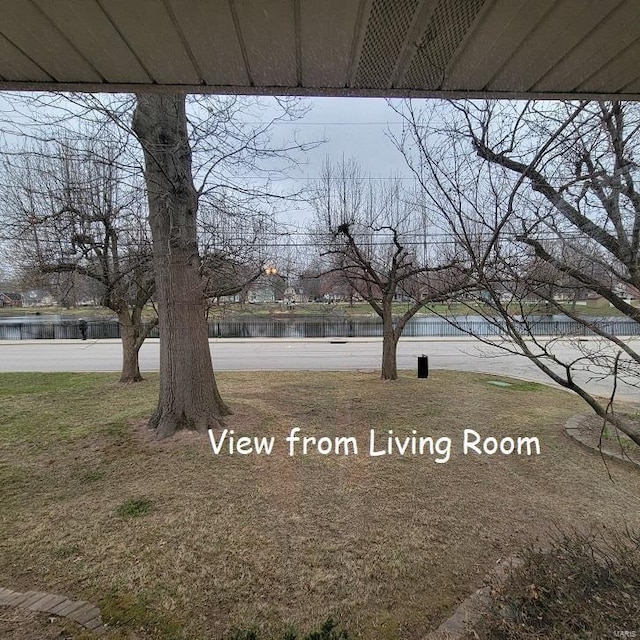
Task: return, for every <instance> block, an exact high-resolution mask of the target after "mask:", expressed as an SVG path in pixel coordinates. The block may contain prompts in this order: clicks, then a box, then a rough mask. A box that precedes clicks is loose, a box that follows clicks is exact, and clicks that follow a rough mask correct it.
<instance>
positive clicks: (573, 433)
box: [564, 414, 640, 467]
mask: <svg viewBox="0 0 640 640" xmlns="http://www.w3.org/2000/svg"><path fill="white" fill-rule="evenodd" d="M589 417H591V416H589V415H585V414H576V415H573V416H571V417H570V418H569V419H568V420H567V422H566V423H565V425H564V432H565V433H566V434H567V435H568V436H569V437H570V438H571V439H572V440H573V441H574V442H576V443H578V444H579V445H580V446H581V447H582V448H583V449H586V450H587V451H589V452H590V453H595V454H596V455H598V456H605V457H607V458H610V459H611V460H621V461H622V462H628V463H629V464H632V465H635V466H636V467H640V462H636V461H635V460H631V459H630V458H627V457H625V456H623V455H622V454H621V453H618V452H616V451H611V450H609V449H604V448H602V449H598V448H597V447H594V446H593V445H591V444H589V443H588V442H587V440H586V438H584V436H583V435H582V434H581V432H580V426H581V425H582V422H583V421H584V420H586V419H587V418H589Z"/></svg>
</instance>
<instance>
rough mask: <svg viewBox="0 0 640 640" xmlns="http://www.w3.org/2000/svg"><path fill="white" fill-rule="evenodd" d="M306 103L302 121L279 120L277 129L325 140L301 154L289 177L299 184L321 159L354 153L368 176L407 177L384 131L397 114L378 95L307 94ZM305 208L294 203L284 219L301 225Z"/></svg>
mask: <svg viewBox="0 0 640 640" xmlns="http://www.w3.org/2000/svg"><path fill="white" fill-rule="evenodd" d="M307 103H308V104H309V105H310V106H311V108H310V109H309V112H308V113H307V114H306V115H305V117H304V118H303V119H302V120H299V121H297V122H295V123H290V124H282V125H278V126H279V127H280V128H282V129H285V130H286V129H296V130H297V132H298V134H299V137H300V138H302V139H306V140H320V139H324V140H326V142H325V143H324V144H322V145H320V146H319V147H318V148H316V149H313V150H311V151H310V152H308V153H307V154H306V164H303V165H301V167H300V169H299V172H297V174H296V173H295V172H294V173H293V174H292V178H293V179H294V180H295V183H296V184H298V185H300V184H304V182H306V181H307V180H313V179H314V178H317V177H318V176H319V175H320V172H321V169H322V164H323V162H324V161H325V158H328V159H329V160H330V161H332V162H339V161H340V160H341V159H342V157H343V156H344V157H345V158H350V157H353V158H354V159H355V160H356V161H357V162H358V163H359V164H360V166H361V167H362V169H363V171H364V172H365V173H367V174H368V175H370V176H371V177H375V178H377V177H381V178H388V177H390V176H391V175H395V174H398V175H406V176H409V170H408V169H407V166H406V164H405V162H404V159H403V158H402V156H401V155H400V153H399V152H398V150H397V149H396V148H395V147H394V145H393V144H392V142H391V141H390V140H389V137H388V136H387V135H386V132H387V131H388V130H389V129H392V130H394V131H398V130H399V120H400V119H399V117H398V115H397V114H396V113H395V112H394V111H393V110H392V109H391V108H390V107H389V105H388V104H387V102H386V100H384V99H382V98H310V99H308V101H307ZM307 216H308V211H307V209H306V208H305V207H304V206H299V207H297V206H293V207H292V208H291V210H290V211H289V212H287V213H286V214H284V215H283V218H284V219H285V220H287V221H289V222H291V223H294V224H295V223H298V224H304V219H305V218H306V217H307Z"/></svg>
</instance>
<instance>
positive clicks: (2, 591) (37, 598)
mask: <svg viewBox="0 0 640 640" xmlns="http://www.w3.org/2000/svg"><path fill="white" fill-rule="evenodd" d="M0 605H4V606H6V607H20V608H22V609H28V610H29V611H39V612H42V613H51V614H53V615H55V616H60V617H61V618H69V620H73V621H74V622H77V623H78V624H80V625H82V626H83V627H84V628H85V629H89V631H92V632H93V633H94V634H95V635H98V636H101V635H103V634H104V633H106V631H107V628H106V626H105V625H104V623H103V622H102V616H101V615H100V609H98V607H96V606H94V605H92V604H91V603H90V602H86V601H84V600H70V599H69V598H67V597H66V596H60V595H56V594H54V593H46V592H44V591H25V592H24V593H19V592H18V591H12V590H11V589H6V588H4V587H0Z"/></svg>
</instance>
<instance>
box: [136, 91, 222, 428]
mask: <svg viewBox="0 0 640 640" xmlns="http://www.w3.org/2000/svg"><path fill="white" fill-rule="evenodd" d="M133 130H134V132H135V134H136V135H137V137H138V139H139V141H140V143H141V145H142V148H143V150H144V155H145V180H146V184H147V191H148V198H149V223H150V226H151V234H152V238H153V258H154V272H155V278H156V296H157V304H158V326H159V332H160V397H159V400H158V408H157V410H156V412H155V414H154V415H153V417H152V418H151V421H150V426H151V427H152V428H155V430H156V437H157V438H158V439H161V438H166V437H167V436H170V435H173V433H175V431H176V430H177V429H197V430H198V431H200V432H206V430H207V429H209V428H210V427H218V426H220V419H221V417H222V416H224V415H227V414H228V413H229V411H228V409H227V407H226V406H225V404H224V403H223V402H222V398H221V397H220V394H219V393H218V388H217V385H216V381H215V377H214V374H213V365H212V363H211V354H210V352H209V341H208V335H207V325H206V320H205V309H206V301H205V297H204V291H203V282H202V278H201V277H200V259H199V255H198V244H197V235H196V214H197V209H198V198H197V193H196V191H195V188H194V185H193V175H192V172H191V149H190V146H189V139H188V134H187V119H186V112H185V96H184V95H165V94H140V95H138V96H137V105H136V111H135V114H134V118H133Z"/></svg>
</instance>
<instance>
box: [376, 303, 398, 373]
mask: <svg viewBox="0 0 640 640" xmlns="http://www.w3.org/2000/svg"><path fill="white" fill-rule="evenodd" d="M382 314H383V315H382V373H381V376H380V377H381V378H382V379H383V380H397V379H398V366H397V358H396V348H397V346H398V335H396V331H395V329H394V327H393V307H392V303H391V301H386V300H383V301H382Z"/></svg>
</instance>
